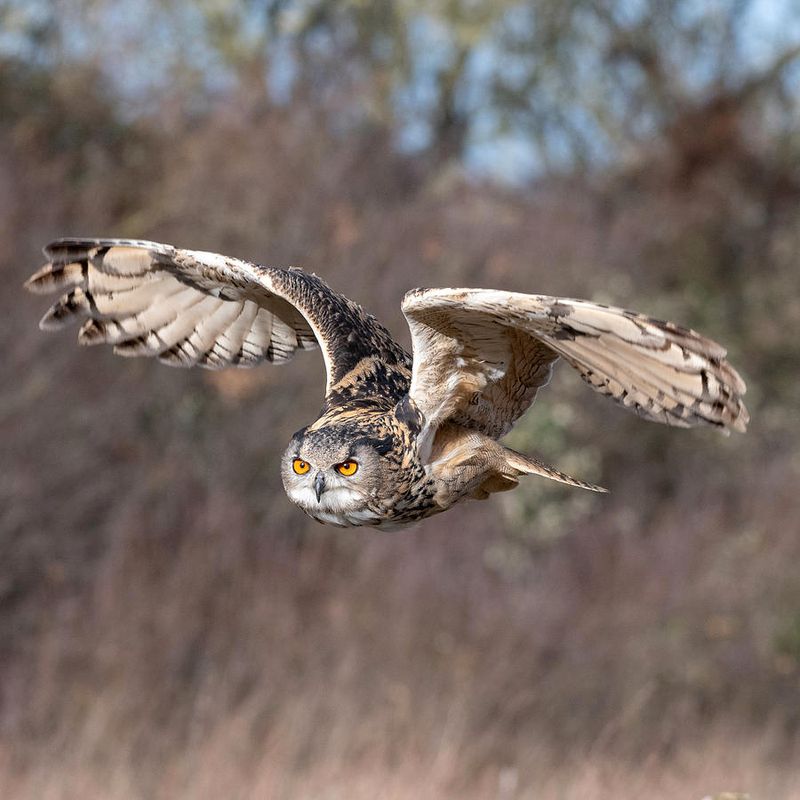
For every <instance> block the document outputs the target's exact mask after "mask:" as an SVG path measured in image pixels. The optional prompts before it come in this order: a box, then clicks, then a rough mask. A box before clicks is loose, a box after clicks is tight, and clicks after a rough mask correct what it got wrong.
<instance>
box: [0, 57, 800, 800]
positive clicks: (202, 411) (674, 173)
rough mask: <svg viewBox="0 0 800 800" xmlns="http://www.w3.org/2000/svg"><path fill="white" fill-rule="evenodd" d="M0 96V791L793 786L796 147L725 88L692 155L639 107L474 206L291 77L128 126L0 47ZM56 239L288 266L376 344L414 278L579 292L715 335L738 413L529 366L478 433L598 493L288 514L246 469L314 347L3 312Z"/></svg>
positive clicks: (67, 79) (287, 410)
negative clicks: (89, 332)
mask: <svg viewBox="0 0 800 800" xmlns="http://www.w3.org/2000/svg"><path fill="white" fill-rule="evenodd" d="M732 102H735V99H734V101H732ZM0 105H2V107H3V109H4V110H8V111H9V113H8V114H5V113H4V114H3V117H2V119H0V234H1V235H0V270H2V276H3V279H4V281H5V287H6V288H5V290H4V291H3V292H2V294H0V312H1V313H2V320H3V322H2V325H0V343H1V344H2V350H3V353H4V358H3V360H2V364H0V370H2V373H1V374H0V387H2V388H0V437H1V438H2V442H3V444H2V448H1V449H0V459H2V461H1V462H0V464H2V473H0V474H1V475H2V477H1V478H0V548H1V549H0V701H1V704H0V794H2V796H3V797H4V798H6V797H8V798H16V797H19V798H92V797H97V798H111V800H114V799H115V798H139V797H141V798H174V797H187V798H189V797H191V798H216V797H223V796H224V797H236V798H272V797H276V798H279V797H280V798H336V797H342V798H360V797H363V798H377V797H381V798H387V799H388V798H407V797H415V798H426V797H430V798H440V797H453V798H470V797H476V798H478V797H480V798H484V797H493V798H494V797H496V798H516V797H535V798H551V797H552V798H575V800H591V798H605V797H642V796H650V795H652V796H657V797H687V798H695V797H696V798H700V797H702V796H704V795H709V794H712V795H713V794H714V793H716V792H718V791H722V790H725V789H727V790H731V791H733V790H736V791H749V792H751V793H752V795H753V797H764V798H770V799H771V800H776V799H777V798H797V797H800V773H799V772H798V770H797V767H796V765H797V763H798V759H800V738H798V737H799V736H800V714H799V713H798V710H799V709H800V578H798V571H797V566H796V565H797V564H798V563H799V561H800V522H798V520H800V493H798V491H797V486H798V481H799V480H800V456H799V455H798V453H800V429H799V428H798V394H797V377H796V376H797V374H798V369H800V348H799V347H798V344H797V340H796V332H797V331H798V330H800V299H799V298H800V268H798V264H799V263H800V188H798V187H800V179H799V178H798V173H797V164H798V163H800V160H798V159H797V158H796V153H797V150H796V149H794V150H789V151H786V150H785V149H781V148H778V147H777V146H773V145H775V142H774V140H770V139H769V135H770V130H769V129H768V126H767V125H766V123H764V125H762V126H761V127H759V124H760V123H759V120H758V119H757V118H756V116H754V115H752V113H751V108H750V106H748V105H747V104H746V102H745V101H743V103H742V104H740V105H739V106H736V105H734V107H733V110H731V108H729V107H728V106H725V109H724V114H723V116H724V117H725V130H726V131H727V132H726V133H725V135H724V136H723V137H722V139H724V141H723V143H722V144H719V141H720V139H719V137H720V135H721V134H720V133H719V125H716V124H714V125H709V127H708V130H709V135H711V136H713V137H715V139H714V142H715V143H712V144H713V148H712V150H713V153H715V154H717V155H718V156H719V157H715V158H710V157H709V156H708V154H706V155H703V156H702V157H701V161H702V164H703V165H702V168H701V167H700V166H698V164H697V162H696V161H695V160H692V159H694V155H692V154H696V153H698V152H704V151H703V149H702V145H701V144H698V143H697V142H696V141H695V140H693V142H692V143H691V154H687V153H682V152H680V148H682V147H684V145H683V144H682V143H683V142H684V138H683V133H681V134H680V135H677V134H676V138H675V139H674V140H673V139H670V138H669V135H668V132H669V130H670V129H669V127H667V128H666V129H665V130H666V131H667V133H665V134H664V137H663V138H661V139H658V140H654V141H653V143H652V145H651V149H649V150H642V151H641V152H640V153H639V156H638V157H637V158H636V159H634V160H633V161H631V162H629V163H627V164H626V166H624V167H621V166H620V167H618V168H617V167H615V168H613V169H607V170H605V171H603V172H597V171H595V172H592V173H583V172H576V173H574V174H571V175H569V176H563V175H562V176H558V177H555V176H551V177H548V178H543V179H542V180H540V181H538V182H537V183H536V184H534V185H533V186H531V187H528V188H526V189H520V190H513V191H512V190H510V189H504V188H499V187H497V186H493V185H491V184H489V183H487V182H477V181H475V180H471V179H469V178H468V177H466V176H465V175H464V174H463V172H462V171H461V170H460V168H459V167H458V166H457V165H455V164H454V162H453V161H452V159H449V157H448V159H446V160H442V161H437V160H436V159H435V158H434V157H432V156H431V155H430V154H423V155H421V156H418V157H402V156H400V155H398V154H397V152H396V150H395V149H394V148H393V147H392V139H391V135H390V133H389V132H388V131H387V130H386V128H385V127H382V126H381V125H370V126H363V127H361V128H358V130H355V131H349V132H348V133H347V135H344V136H342V135H338V134H337V133H336V132H335V131H333V132H332V131H331V129H330V127H329V125H328V124H327V123H326V121H325V119H324V117H323V114H322V112H321V111H320V107H319V104H318V103H317V102H316V101H314V100H313V99H308V98H304V97H303V96H302V95H301V96H298V97H296V98H295V99H293V100H292V102H291V103H289V104H287V105H282V106H278V105H276V106H274V107H273V106H268V107H264V106H262V105H261V104H259V103H256V102H254V101H253V100H252V97H251V94H250V90H249V89H248V87H247V86H243V87H240V89H232V90H231V91H230V92H228V93H227V94H225V95H224V96H223V97H221V98H217V99H216V100H215V101H214V102H213V103H211V104H210V105H209V106H208V108H206V109H205V110H203V111H202V113H198V114H197V115H195V116H190V115H188V114H185V113H179V114H174V115H171V114H170V113H169V112H170V109H173V110H174V107H173V106H171V105H169V104H168V103H166V104H165V105H164V106H163V107H159V108H157V109H154V110H153V111H151V112H149V113H145V114H142V115H139V116H137V117H136V119H135V120H133V121H129V120H127V119H126V118H125V116H124V115H123V114H121V113H120V110H119V108H118V105H117V103H116V101H115V99H114V97H113V93H111V92H110V90H109V89H108V86H107V84H106V83H104V80H103V78H102V77H101V75H100V74H99V73H98V72H97V71H96V70H95V69H94V68H93V67H92V66H90V65H87V64H84V63H79V64H64V65H62V66H61V68H60V69H56V70H50V69H40V68H38V67H36V66H31V65H24V64H22V63H20V62H18V61H14V60H12V59H8V60H6V61H5V62H2V63H0ZM708 109H709V112H708V113H710V114H713V115H716V116H718V115H719V114H720V113H723V112H720V111H719V106H716V105H714V104H713V103H711V104H709V105H708ZM695 113H696V114H702V113H703V111H702V109H700V108H698V110H697V111H696V112H695ZM732 114H733V115H737V114H738V115H740V116H739V117H737V118H736V120H735V121H731V120H732V119H734V118H733V117H731V115H732ZM716 116H715V119H716ZM686 120H687V122H686V123H685V125H684V123H680V124H679V123H678V122H676V123H675V124H676V126H677V127H676V128H675V130H680V131H685V130H686V126H687V125H688V126H690V127H691V129H692V131H693V132H694V134H696V135H697V134H699V132H700V131H701V130H703V124H702V122H698V121H696V120H695V121H693V120H692V119H691V118H689V117H687V118H686ZM734 130H736V131H740V132H741V131H746V133H747V135H744V134H742V135H741V136H740V135H739V134H736V135H734V134H733V133H732V132H731V131H734ZM729 141H730V142H735V148H734V149H733V150H731V151H730V153H729V155H730V157H729V158H728V157H722V154H721V153H720V148H721V147H724V146H727V145H726V144H725V142H729ZM790 144H792V146H793V147H795V148H796V147H797V142H796V140H795V141H794V142H792V143H790ZM787 146H788V145H787ZM732 147H733V145H732ZM787 152H793V153H794V154H795V157H794V158H789V157H788V156H787ZM689 162H691V164H690V163H689ZM64 234H72V235H81V234H87V235H94V234H99V235H118V236H126V235H130V236H137V237H142V238H151V239H156V240H163V241H168V242H172V243H174V244H178V245H186V246H190V247H194V248H198V249H210V250H218V251H221V252H228V253H230V254H232V255H237V256H241V257H245V258H251V259H254V260H257V261H262V262H265V261H266V262H270V263H276V264H302V265H303V266H305V267H306V268H307V269H311V270H314V271H316V272H317V273H318V274H320V275H322V276H323V277H324V278H325V279H326V280H329V281H330V283H331V284H332V285H333V286H334V287H335V288H337V289H339V290H341V291H343V292H345V293H346V294H348V295H349V296H351V297H353V298H354V299H357V300H358V301H360V302H362V303H363V304H364V305H365V306H367V307H368V308H369V309H370V310H371V311H373V312H374V313H375V314H377V315H378V316H379V317H380V318H381V319H382V320H384V321H385V322H386V323H387V324H388V325H389V326H390V327H391V329H392V330H393V331H395V332H396V333H397V334H398V336H399V337H400V338H401V340H402V341H406V342H407V340H408V336H407V332H406V328H405V325H404V323H403V321H402V317H401V314H400V310H399V301H400V298H401V296H402V294H403V292H404V291H405V290H406V289H408V288H411V287H414V286H416V285H452V286H455V285H467V286H489V287H498V288H504V289H510V290H519V291H532V292H546V293H552V294H564V295H570V296H579V297H589V298H593V299H600V300H606V301H614V302H615V303H619V304H622V305H628V306H631V307H633V308H637V309H639V310H643V311H648V312H651V313H654V314H656V315H657V316H662V317H668V318H673V319H675V320H676V321H679V322H683V323H686V324H689V325H692V326H694V327H697V328H699V329H700V330H702V331H704V332H705V333H707V334H709V335H711V336H712V337H713V338H715V339H718V340H719V341H721V342H724V343H726V344H728V345H729V347H730V354H731V360H732V361H733V363H734V364H735V365H736V366H737V367H739V368H740V369H741V371H742V373H743V375H744V376H745V378H746V380H747V382H748V385H749V389H750V391H749V393H748V400H749V403H748V405H749V407H750V409H751V412H752V417H753V423H752V426H751V430H750V431H749V432H748V434H747V435H746V436H744V437H741V436H733V437H731V438H729V439H724V438H722V437H720V436H719V435H717V434H716V433H715V432H712V431H681V430H670V429H664V428H661V427H659V426H655V425H648V424H646V423H644V422H641V421H640V420H638V419H636V418H634V417H633V416H631V415H628V414H626V413H625V412H623V411H622V410H618V409H617V408H615V407H613V406H611V405H610V404H608V403H607V402H606V401H604V400H603V399H602V398H598V397H597V396H594V395H593V394H592V393H591V392H589V391H588V390H586V389H585V387H584V386H583V385H582V384H581V383H580V381H579V380H578V379H577V378H576V377H575V376H573V375H570V374H559V375H558V377H557V379H556V380H555V381H554V385H553V387H552V388H551V389H549V390H548V391H547V393H543V394H542V396H541V397H540V399H539V400H538V401H537V404H536V406H535V408H534V409H533V410H532V411H531V412H530V414H529V415H528V416H527V417H526V418H525V420H524V421H523V423H522V424H521V425H520V427H519V429H518V430H517V431H515V432H514V434H513V435H512V437H511V442H512V444H513V446H515V447H517V448H519V449H524V450H527V451H529V452H533V453H535V454H537V455H540V456H541V457H543V458H544V459H545V460H547V461H549V462H550V463H555V464H559V465H560V466H562V467H563V468H564V469H565V470H567V471H569V472H571V473H573V474H577V475H579V476H581V477H585V478H586V479H588V480H596V481H599V482H601V483H603V485H605V486H608V487H609V488H610V489H611V490H612V493H611V494H610V495H609V496H604V497H596V496H592V495H589V494H588V493H581V492H579V491H577V490H571V489H559V488H557V487H554V486H552V485H550V484H549V483H548V484H547V485H543V484H544V483H545V482H537V481H536V480H530V481H529V482H528V483H526V484H525V485H524V486H523V487H522V488H521V489H519V490H517V491H516V492H514V493H511V494H509V495H507V496H503V497H499V498H494V499H492V500H490V501H488V502H485V503H474V504H469V505H466V506H463V507H459V508H458V509H456V510H454V511H452V512H450V513H448V514H446V515H443V516H442V517H440V518H436V519H433V520H430V521H428V522H426V523H424V524H422V525H420V526H419V527H418V528H416V529H414V530H412V531H408V532H400V533H396V534H378V533H376V532H373V531H369V530H367V531H362V530H355V531H345V532H342V531H337V530H331V529H327V528H323V527H320V526H317V525H316V524H314V523H312V522H310V521H307V520H306V519H305V518H304V517H303V516H302V514H300V512H299V511H298V510H297V509H295V508H293V507H291V506H290V504H289V502H288V501H287V500H286V498H285V496H284V494H283V491H282V487H281V485H280V479H279V474H278V468H277V461H278V457H279V455H280V453H281V451H282V449H283V443H284V442H285V441H286V440H287V439H288V437H289V436H290V434H291V433H292V432H293V431H294V430H295V429H296V428H298V427H300V426H301V425H302V424H303V423H304V422H305V421H307V420H308V419H311V418H312V417H313V416H314V415H315V413H316V411H317V409H318V406H319V402H320V396H321V391H322V382H323V381H322V365H321V361H320V359H319V357H318V356H317V355H311V356H305V357H303V356H300V357H298V358H297V359H296V360H295V362H294V363H292V364H290V365H288V366H285V367H282V368H263V369H259V370H256V371H252V372H234V373H230V374H228V373H206V372H203V371H178V370H169V369H167V368H165V367H162V366H160V365H158V364H155V363H151V362H149V361H138V360H132V361H121V360H119V359H117V358H115V357H114V356H112V355H111V353H110V352H106V351H100V350H93V351H88V350H79V349H78V348H77V347H76V345H75V343H74V341H73V340H72V339H71V337H69V336H46V335H45V334H42V333H39V332H38V331H37V330H36V328H35V323H36V320H37V319H38V316H39V315H40V314H41V313H42V312H43V309H42V308H41V298H33V297H28V296H24V295H23V293H22V291H21V289H19V290H18V289H17V288H16V287H19V286H20V285H21V283H22V280H23V279H24V278H25V277H26V275H27V274H28V273H30V272H31V271H32V269H33V268H35V267H36V266H38V264H37V259H38V258H39V256H38V252H39V248H40V246H41V245H42V244H44V243H45V242H47V241H48V240H50V239H51V238H54V237H56V236H59V235H64Z"/></svg>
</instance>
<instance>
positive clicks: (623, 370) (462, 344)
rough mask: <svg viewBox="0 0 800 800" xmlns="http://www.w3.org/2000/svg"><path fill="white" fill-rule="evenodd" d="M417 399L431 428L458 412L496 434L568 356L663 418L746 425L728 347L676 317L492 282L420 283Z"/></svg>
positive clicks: (603, 384)
mask: <svg viewBox="0 0 800 800" xmlns="http://www.w3.org/2000/svg"><path fill="white" fill-rule="evenodd" d="M403 312H404V313H405V315H406V318H407V320H408V324H409V327H410V329H411V336H412V342H413V357H414V362H413V372H412V382H411V392H410V394H411V398H412V400H414V402H415V403H416V404H417V406H418V407H419V409H420V411H421V412H422V413H423V415H424V416H425V419H426V425H427V427H428V428H429V429H430V430H435V429H436V428H438V427H439V426H440V425H441V424H442V423H443V422H444V421H446V420H451V421H454V422H457V423H458V424H461V425H464V426H466V427H470V428H474V429H476V430H480V431H482V432H484V433H486V434H488V435H490V436H493V437H497V436H500V435H502V434H503V433H505V432H506V431H508V430H509V429H510V428H511V426H512V425H513V423H514V422H515V421H516V419H518V418H519V416H520V415H521V414H522V413H523V412H524V411H525V409H527V408H528V407H529V406H530V404H531V403H532V402H533V400H534V398H535V395H536V392H537V390H538V389H539V388H541V387H542V386H544V385H545V384H546V383H547V381H548V379H549V377H550V369H551V366H552V364H553V362H554V361H555V360H556V359H557V358H558V357H559V356H560V357H562V358H563V359H564V360H565V361H566V362H567V363H569V364H571V365H572V366H573V367H575V369H577V370H578V372H579V373H580V375H581V376H582V377H583V379H584V380H585V381H586V382H587V383H589V385H590V386H592V388H594V389H596V390H597V391H599V392H602V393H603V394H606V395H608V396H610V397H611V398H613V399H614V400H616V401H617V402H618V403H620V404H622V405H623V406H625V407H627V408H630V409H631V410H633V411H635V412H636V413H638V414H639V415H640V416H642V417H645V418H646V419H650V420H653V421H656V422H662V423H666V424H668V425H676V426H679V427H689V426H691V425H698V424H704V425H711V426H714V427H717V428H720V429H723V430H727V429H733V430H737V431H744V430H745V428H746V426H747V422H748V420H749V416H748V413H747V409H746V408H745V407H744V404H743V402H742V395H744V393H745V384H744V382H743V381H742V379H741V378H740V376H739V375H738V373H737V372H736V371H735V370H734V369H733V367H732V366H731V365H730V364H729V363H728V361H727V360H726V359H725V350H724V349H723V348H722V347H721V346H720V345H718V344H717V343H716V342H713V341H711V340H710V339H706V338H705V337H703V336H701V335H700V334H698V333H696V332H695V331H692V330H689V329H687V328H682V327H680V326H678V325H675V324H673V323H671V322H663V321H661V320H657V319H653V318H651V317H647V316H644V315H642V314H637V313H635V312H632V311H626V310H624V309H620V308H612V307H608V306H603V305H600V304H597V303H590V302H588V301H585V300H569V299H565V298H558V297H548V296H545V295H527V294H519V293H515V292H501V291H493V290H485V289H418V290H415V291H413V292H409V293H408V294H407V295H406V297H405V299H404V301H403Z"/></svg>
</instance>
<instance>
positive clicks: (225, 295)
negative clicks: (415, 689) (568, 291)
mask: <svg viewBox="0 0 800 800" xmlns="http://www.w3.org/2000/svg"><path fill="white" fill-rule="evenodd" d="M45 254H46V255H47V257H48V259H49V262H48V263H47V264H46V265H45V266H44V267H42V269H40V270H39V271H38V272H37V273H36V274H35V275H33V276H32V277H31V278H30V280H28V282H27V283H26V286H27V288H28V289H30V290H31V291H34V292H49V291H53V290H66V293H65V294H64V295H63V296H62V297H61V299H60V300H58V302H56V303H55V305H53V307H52V308H51V309H50V310H49V311H48V313H47V314H46V315H45V317H44V318H43V319H42V321H41V323H40V327H42V328H44V329H51V328H60V327H62V326H63V325H65V324H67V323H69V322H72V321H73V320H74V319H84V320H85V321H84V322H83V325H82V327H81V329H80V332H79V334H78V341H79V342H80V343H81V344H86V345H92V344H101V343H107V344H111V345H113V347H114V352H116V353H119V354H120V355H126V356H156V357H157V358H158V359H159V360H160V361H163V362H164V363H167V364H171V365H174V366H183V367H191V366H201V367H207V368H210V369H221V368H224V367H231V366H236V367H251V366H254V365H257V364H259V363H261V362H263V361H271V362H275V363H280V362H284V361H288V360H289V359H290V358H291V357H292V356H293V354H294V352H295V350H307V349H310V348H313V347H320V348H321V350H322V356H323V359H324V362H325V367H326V371H327V383H326V387H325V400H324V405H323V408H322V412H321V414H320V416H319V418H318V419H317V420H316V421H315V422H313V423H312V424H311V425H309V426H308V427H306V428H303V429H302V430H300V431H298V432H297V433H296V434H295V435H294V437H293V438H292V440H291V442H290V444H289V447H288V449H287V450H286V452H285V454H284V456H283V460H282V465H281V473H282V477H283V483H284V487H285V488H286V492H287V494H288V496H289V498H290V499H291V500H292V502H294V503H296V504H297V505H298V506H300V508H301V509H302V510H303V511H305V512H306V514H308V515H310V516H311V517H313V518H314V519H316V520H318V521H320V522H324V523H330V524H332V525H339V526H355V525H373V526H381V527H396V526H399V525H404V524H407V523H410V522H413V521H415V520H418V519H422V518H424V517H428V516H431V515H432V514H436V513H438V512H440V511H445V510H446V509H448V508H450V507H451V506H452V505H454V504H455V503H457V502H459V501H460V500H463V499H465V498H476V499H484V498H486V497H488V496H489V495H490V494H492V493H494V492H501V491H505V490H507V489H512V488H514V487H515V486H517V484H518V482H519V477H520V476H521V475H528V474H532V475H543V476H545V477H547V478H552V479H554V480H557V481H561V482H562V483H567V484H570V485H573V486H580V487H583V488H586V489H593V490H597V491H603V490H602V489H600V487H597V486H593V485H591V484H588V483H584V482H582V481H579V480H577V479H576V478H572V477H570V476H568V475H565V474H564V473H562V472H559V471H558V470H556V469H553V468H552V467H548V466H546V465H544V464H542V463H541V462H539V461H537V460H536V459H534V458H531V457H530V456H525V455H522V454H521V453H517V452H515V451H513V450H511V449H509V448H507V447H505V446H503V445H502V444H500V443H499V442H498V439H499V438H500V437H502V436H503V435H504V434H505V433H507V432H508V431H509V430H510V428H511V427H512V425H513V424H514V422H515V421H516V420H517V419H518V418H519V417H520V416H521V415H522V413H523V412H524V411H525V410H526V409H527V408H528V407H529V406H530V405H531V403H532V402H533V400H534V398H535V396H536V393H537V391H538V390H539V389H540V388H541V387H543V386H545V385H546V384H547V382H548V380H549V379H550V374H551V372H552V368H553V364H554V363H555V362H556V361H557V360H558V359H559V358H562V359H564V361H566V362H567V363H568V364H570V365H572V366H573V367H575V369H577V370H578V372H579V373H580V375H581V377H582V378H583V379H584V380H585V381H586V382H587V383H589V385H590V386H592V387H593V388H594V389H596V390H597V391H599V392H602V393H603V394H607V395H609V396H610V397H612V398H613V399H615V400H616V401H617V402H619V403H621V404H622V405H623V406H625V407H627V408H630V409H632V410H633V411H635V412H636V413H638V414H639V415H640V416H642V417H645V418H646V419H650V420H655V421H657V422H663V423H666V424H669V425H677V426H681V427H688V426H691V425H695V424H704V425H712V426H715V427H717V428H720V429H723V430H726V429H731V428H732V429H734V430H738V431H744V430H745V428H746V425H747V422H748V414H747V410H746V409H745V407H744V405H743V403H742V399H741V398H742V395H743V394H744V392H745V385H744V382H743V381H742V379H741V378H740V377H739V375H738V374H737V372H736V371H735V370H734V369H733V367H731V365H730V364H729V363H728V362H727V360H726V359H725V350H724V349H723V348H722V347H721V346H720V345H718V344H716V343H715V342H712V341H711V340H709V339H706V338H704V337H703V336H700V335H699V334H698V333H695V332H694V331H692V330H688V329H686V328H683V327H680V326H678V325H675V324H673V323H671V322H663V321H660V320H656V319H652V318H650V317H646V316H643V315H641V314H637V313H635V312H632V311H625V310H623V309H619V308H612V307H608V306H604V305H601V304H598V303H590V302H588V301H585V300H569V299H565V298H560V297H548V296H544V295H529V294H518V293H514V292H503V291H494V290H486V289H415V290H413V291H411V292H409V293H408V294H406V296H405V298H404V300H403V304H402V310H403V313H404V314H405V316H406V319H407V320H408V325H409V328H410V329H411V339H412V345H413V347H412V349H413V357H412V355H409V354H408V353H406V352H405V350H404V349H403V348H402V347H401V346H400V345H399V344H398V343H397V342H396V341H395V340H394V339H393V338H392V336H391V334H390V333H389V332H388V331H387V330H386V328H384V327H383V326H382V325H381V324H380V323H379V322H378V321H377V320H376V319H375V318H374V317H372V316H371V315H369V314H367V313H366V312H364V310H363V309H362V308H361V307H360V306H358V305H357V304H356V303H354V302H352V301H351V300H348V299H347V298H346V297H344V296H343V295H340V294H337V293H336V292H334V291H333V290H332V289H331V288H330V287H329V286H328V285H327V284H326V283H324V282H323V281H322V280H320V278H318V277H316V276H315V275H311V274H308V273H306V272H304V271H303V270H300V269H295V268H290V269H278V268H275V267H264V266H259V265H256V264H251V263H248V262H246V261H240V260H238V259H235V258H228V257H226V256H221V255H217V254H214V253H205V252H199V251H193V250H181V249H177V248H175V247H172V246H170V245H165V244H157V243H155V242H145V241H131V240H122V239H60V240H58V241H56V242H53V243H52V244H50V245H48V246H47V247H46V248H45Z"/></svg>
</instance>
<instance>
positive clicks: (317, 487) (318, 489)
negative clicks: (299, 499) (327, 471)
mask: <svg viewBox="0 0 800 800" xmlns="http://www.w3.org/2000/svg"><path fill="white" fill-rule="evenodd" d="M324 491H325V476H324V475H323V474H322V473H321V472H318V473H317V477H316V478H314V492H315V494H316V495H317V502H318V503H319V501H320V498H321V497H322V493H323V492H324Z"/></svg>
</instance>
